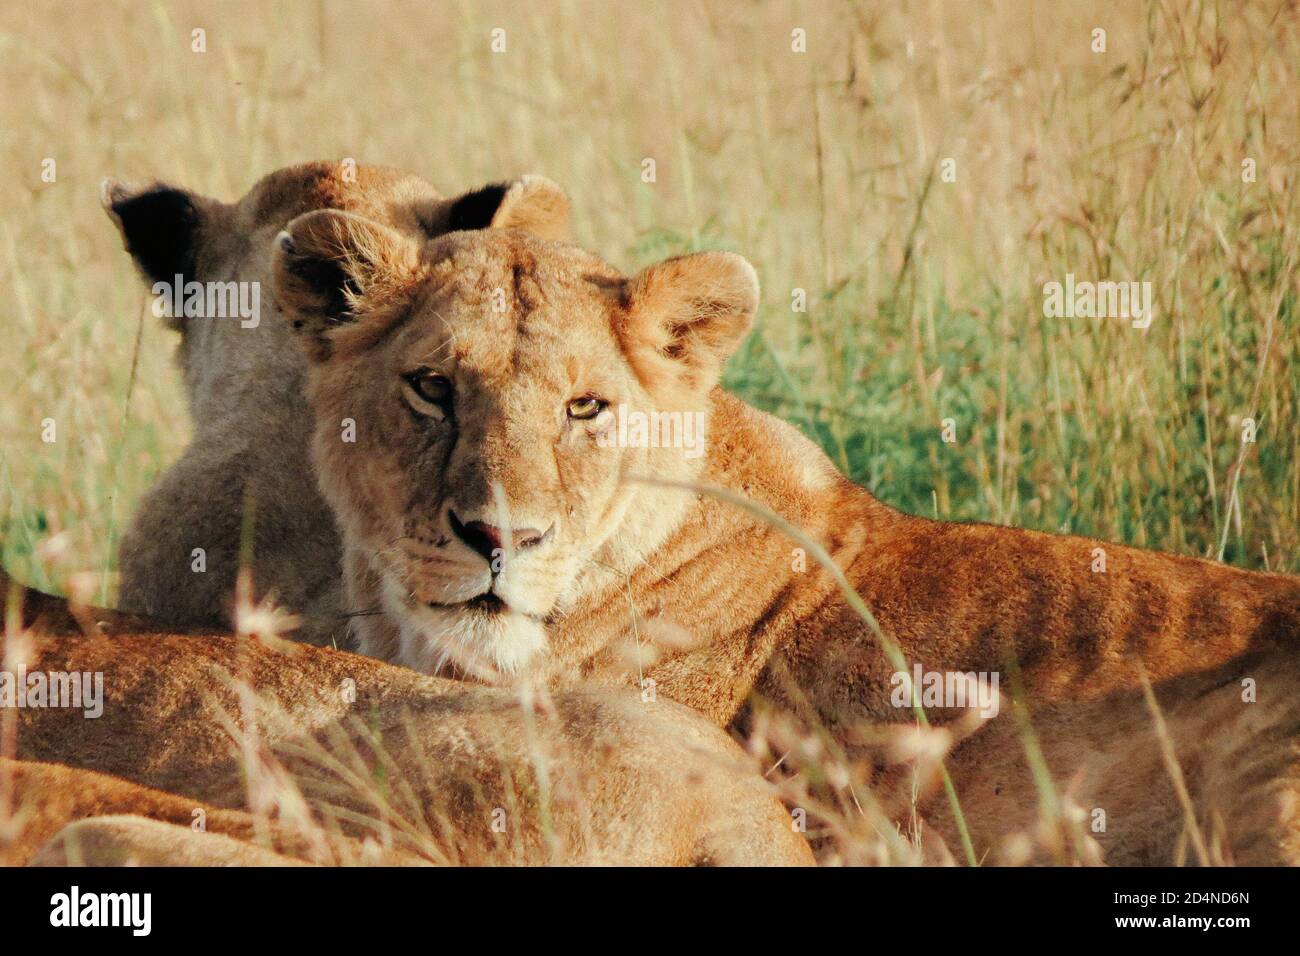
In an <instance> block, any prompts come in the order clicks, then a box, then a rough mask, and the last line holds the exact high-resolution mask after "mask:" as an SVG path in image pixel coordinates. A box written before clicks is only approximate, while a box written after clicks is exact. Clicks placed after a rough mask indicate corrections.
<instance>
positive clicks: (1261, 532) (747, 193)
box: [0, 0, 1300, 600]
mask: <svg viewBox="0 0 1300 956" xmlns="http://www.w3.org/2000/svg"><path fill="white" fill-rule="evenodd" d="M195 29H202V30H204V31H205V42H206V52H203V53H197V52H193V50H192V49H191V46H192V35H193V34H192V31H194V30H195ZM496 29H501V30H504V31H505V34H504V37H505V45H506V49H505V50H504V52H493V51H492V49H491V44H492V39H493V31H494V30H496ZM1098 29H1101V30H1104V31H1105V45H1106V49H1105V52H1095V51H1094V46H1096V45H1097V41H1096V35H1095V34H1094V31H1095V30H1098ZM795 30H803V31H805V35H806V52H802V53H800V52H795V51H794V50H793V49H792V42H793V31H795ZM1298 30H1300V10H1298V9H1297V5H1296V4H1295V3H1294V2H1291V0H1271V2H1245V0H1243V2H1232V3H1224V2H1198V0H1129V2H1124V3H1108V2H1070V0H1059V2H1036V3H1028V2H1022V0H1004V2H995V0H963V2H960V3H957V2H940V0H926V2H899V3H886V4H878V3H866V2H855V3H850V2H836V0H823V2H817V3H800V4H785V3H758V2H703V0H689V2H676V0H665V2H657V3H649V2H647V3H630V2H629V3H622V2H613V3H611V2H577V0H568V2H564V0H561V2H556V3H546V4H525V3H521V2H520V3H486V2H485V3H480V2H469V0H465V2H434V0H423V2H418V3H417V2H412V3H397V2H391V3H390V2H375V3H349V2H344V0H299V2H286V3H278V4H275V5H267V4H261V3H252V2H249V3H242V2H230V3H221V4H188V3H166V4H164V3H147V2H141V3H91V2H89V0H86V2H75V3H43V4H39V5H37V4H32V5H18V4H6V5H5V6H4V7H3V9H0V86H2V88H3V89H4V91H5V97H4V105H3V107H0V110H3V124H2V125H0V162H3V164H4V168H6V169H8V170H9V171H10V180H9V181H8V187H9V188H7V189H6V190H5V192H4V195H3V198H0V203H2V204H3V214H2V215H0V280H2V281H3V290H4V299H3V302H4V305H3V309H4V312H3V318H2V320H0V321H2V322H3V329H4V343H5V347H4V348H3V350H0V376H2V377H3V379H4V380H5V382H6V383H7V385H6V387H5V389H4V390H3V393H2V394H0V522H2V523H3V526H2V528H0V539H2V549H0V551H2V555H0V556H2V559H3V562H4V564H5V566H6V567H8V568H9V569H10V570H12V571H14V572H15V573H16V574H17V575H18V576H19V577H21V578H23V579H24V580H26V581H28V582H32V583H35V584H37V585H40V586H44V587H47V588H54V589H56V590H57V589H59V588H61V587H62V586H64V581H63V580H62V579H61V573H62V572H61V571H60V570H59V569H60V568H63V569H75V570H78V571H84V572H92V573H93V574H94V575H95V576H96V578H95V580H96V582H97V584H98V586H99V589H100V595H101V596H102V597H104V598H106V599H109V600H111V599H112V596H113V576H112V572H113V568H114V552H115V550H116V541H117V536H118V534H119V533H120V531H121V529H122V528H123V526H124V524H125V523H126V522H127V521H128V520H129V517H130V514H131V511H132V508H133V505H134V502H135V501H136V500H137V499H138V498H139V496H140V495H141V493H142V492H143V491H144V489H145V488H147V487H148V485H149V484H150V482H151V481H152V480H153V478H154V476H155V475H156V474H157V473H158V472H159V470H161V469H162V468H164V467H165V466H166V465H167V464H168V463H169V462H170V461H171V460H172V459H173V458H174V457H175V456H176V455H177V453H178V452H179V450H180V449H181V448H182V447H183V445H184V443H185V441H186V439H187V433H188V422H187V418H186V414H185V411H184V399H183V396H182V392H181V389H180V382H179V377H178V374H177V372H176V371H175V369H174V368H173V367H172V365H171V361H170V354H171V351H172V348H173V344H174V338H173V336H172V334H171V333H168V332H167V331H166V330H165V329H164V328H163V327H162V326H161V324H160V323H159V322H158V321H157V320H155V319H153V317H152V316H151V315H149V314H148V310H147V307H146V301H145V291H144V289H143V288H142V286H141V284H140V283H139V280H138V279H137V277H136V275H135V274H134V272H133V270H132V267H131V264H130V262H129V261H128V259H127V257H126V255H125V254H124V253H123V252H122V251H121V248H120V245H119V242H118V238H117V235H116V233H115V231H114V229H113V228H112V226H111V225H110V223H109V222H108V220H107V219H106V218H105V216H104V215H103V213H102V212H101V211H100V209H99V206H98V199H97V186H98V183H99V181H100V179H101V178H103V177H104V176H106V175H110V174H111V175H114V176H118V177H120V178H125V179H133V180H148V179H151V178H155V177H156V178H160V179H166V180H169V181H172V182H176V183H179V184H183V185H185V186H188V187H190V188H194V189H197V190H199V191H201V192H205V193H207V194H210V195H214V196H217V197H219V198H222V199H234V198H237V197H238V196H240V195H242V194H243V193H244V192H245V191H246V190H247V189H248V188H249V186H251V185H252V184H253V183H254V182H255V181H256V180H257V179H258V178H259V177H261V176H262V175H264V174H265V173H267V172H269V171H271V170H272V169H275V168H277V167H280V166H284V165H288V164H292V163H296V162H300V161H303V160H308V159H342V158H343V157H353V158H355V159H356V160H357V161H359V162H365V163H381V164H388V165H392V166H397V167H400V168H403V169H407V170H410V171H412V172H417V173H420V174H422V175H423V176H425V177H426V178H427V179H429V180H430V181H431V182H433V183H434V184H435V185H436V186H437V187H438V188H439V189H441V190H443V191H444V192H452V191H456V190H460V189H463V188H467V187H470V186H473V185H476V184H480V183H483V182H486V181H490V180H496V179H501V178H504V177H506V176H510V175H514V174H518V173H522V172H528V171H536V172H542V173H545V174H546V175H549V176H550V177H552V178H554V179H555V180H557V181H558V182H560V183H561V184H562V185H564V186H565V187H566V188H567V189H568V190H569V191H570V193H571V195H572V197H573V202H574V212H575V228H576V234H577V237H578V239H579V240H580V241H581V243H582V244H583V245H586V246H588V247H590V248H592V249H594V250H595V251H597V252H599V253H600V254H602V255H603V256H605V257H606V258H607V259H609V260H610V261H612V262H613V263H614V264H616V265H618V266H620V267H622V268H624V269H625V270H629V271H630V270H633V269H635V268H637V267H638V266H640V265H642V264H644V263H646V262H647V261H649V260H651V259H654V258H656V257H661V256H664V255H667V254H672V253H678V252H683V251H688V250H691V249H697V248H728V249H734V250H736V251H738V252H741V253H743V254H745V255H746V256H748V257H749V258H750V259H751V261H753V263H754V264H755V266H756V267H757V269H758V271H759V275H760V277H761V278H762V280H763V285H764V290H765V292H764V301H763V306H762V310H761V313H760V317H759V322H758V327H757V329H756V331H755V333H754V335H753V336H752V337H751V338H750V339H749V340H748V341H747V343H746V344H745V345H744V346H743V348H742V349H741V351H740V353H739V354H738V355H737V356H736V357H735V358H734V359H733V360H732V362H731V364H730V366H729V369H728V374H727V384H728V385H729V387H731V388H732V389H733V390H735V391H736V392H738V393H739V394H741V395H742V396H743V397H745V398H746V399H748V400H749V401H751V402H753V403H755V404H757V405H759V406H760V407H762V408H765V409H768V410H770V411H772V412H775V413H776V414H778V415H781V416H783V417H785V418H787V419H789V420H790V421H792V422H794V423H796V424H797V425H798V426H799V427H801V428H802V429H804V430H805V431H806V432H807V433H808V434H809V435H811V436H813V437H814V438H815V439H816V440H817V441H819V442H820V443H821V445H822V446H823V447H824V448H825V449H826V451H827V452H828V454H829V455H830V456H831V458H832V459H833V460H834V461H835V462H836V463H837V464H838V465H839V467H841V468H842V469H843V470H845V471H846V472H847V473H848V474H850V475H851V476H852V477H853V478H854V479H855V480H857V481H859V482H861V483H863V484H865V485H867V486H868V487H869V488H871V489H872V490H873V491H874V492H875V493H876V494H877V495H878V496H880V497H881V498H883V499H884V500H886V501H888V502H889V503H891V504H893V505H896V506H898V507H901V508H904V509H906V510H909V511H913V512H917V513H921V514H926V515H938V516H940V517H945V518H953V519H960V520H983V521H993V522H1000V523H1008V524H1017V525H1023V526H1027V527H1035V528H1041V529H1045V530H1049V531H1070V532H1077V533H1083V534H1088V535H1095V536H1098V537H1102V538H1109V539H1116V540H1121V541H1125V542H1129V543H1133V544H1137V545H1141V546H1145V547H1151V548H1162V549H1166V550H1170V551H1175V552H1179V553H1183V554H1193V555H1209V556H1219V555H1222V556H1223V557H1224V558H1225V559H1226V560H1229V561H1232V562H1234V563H1237V564H1240V565H1243V566H1247V567H1252V568H1272V569H1275V570H1278V569H1281V570H1289V571H1297V570H1300V453H1298V452H1300V400H1298V398H1297V391H1298V388H1300V334H1298V331H1300V330H1298V329H1297V316H1296V293H1297V279H1296V275H1297V273H1296V265H1297V263H1296V259H1297V250H1298V248H1300V244H1298V242H1297V234H1296V228H1297V216H1296V207H1297V188H1296V177H1297V170H1298V166H1297V159H1298V158H1300V136H1298V135H1297V133H1298V131H1300V121H1298V117H1297V112H1298V111H1300V97H1297V95H1296V90H1297V89H1300V77H1297V75H1296V74H1297V70H1298V69H1300V42H1298V39H1297V31H1298ZM498 36H499V35H498ZM47 158H52V159H54V160H55V162H56V164H57V165H56V171H57V179H56V181H55V182H44V181H42V178H41V173H42V162H43V161H44V160H45V159H47ZM647 158H649V159H653V160H654V161H655V174H656V175H655V181H654V182H651V183H647V182H643V180H642V171H643V168H644V167H643V161H644V160H645V159H647ZM949 158H950V159H952V160H954V164H953V165H952V169H953V170H954V171H955V181H951V182H949V181H946V179H945V177H944V176H942V175H941V163H942V161H943V160H945V159H949ZM1246 160H1253V163H1254V167H1255V181H1253V182H1247V181H1243V162H1245V161H1246ZM1067 272H1072V273H1074V274H1075V276H1076V278H1077V279H1080V280H1083V279H1088V280H1094V281H1095V280H1102V279H1115V280H1133V281H1144V280H1145V281H1150V282H1151V283H1152V286H1153V290H1154V295H1155V300H1156V313H1155V320H1154V323H1153V325H1152V326H1151V328H1149V329H1148V330H1146V331H1140V330H1137V329H1133V328H1131V327H1130V325H1129V323H1127V322H1125V321H1122V320H1118V319H1095V320H1094V319H1053V318H1045V317H1044V316H1043V294H1042V287H1043V284H1044V283H1045V282H1048V281H1053V280H1057V281H1059V280H1061V279H1063V277H1064V275H1065V274H1066V273H1067ZM796 289H802V290H804V292H805V293H806V295H807V300H808V307H807V311H806V312H803V313H801V312H796V311H794V310H793V309H792V302H793V299H794V296H795V293H794V290H796ZM46 418H53V419H54V420H55V422H56V423H57V429H58V432H57V441H56V442H54V443H52V444H46V443H44V442H42V440H41V428H42V421H43V420H44V419H46ZM948 418H951V419H953V421H954V425H955V430H956V438H957V440H956V442H954V443H945V442H944V441H942V440H941V434H940V430H941V427H942V426H941V423H942V421H943V420H944V419H948ZM1245 418H1252V419H1253V420H1254V421H1255V422H1257V423H1258V432H1257V436H1256V441H1255V442H1254V443H1243V442H1242V440H1241V437H1242V428H1243V425H1242V421H1243V419H1245ZM51 540H53V541H54V542H56V543H57V545H59V546H61V549H62V553H63V557H61V558H59V557H57V556H56V554H55V552H57V551H59V550H60V547H51V546H50V544H49V542H50V541H51ZM42 542H46V544H45V545H44V546H42Z"/></svg>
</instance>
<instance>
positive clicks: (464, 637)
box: [275, 211, 758, 679]
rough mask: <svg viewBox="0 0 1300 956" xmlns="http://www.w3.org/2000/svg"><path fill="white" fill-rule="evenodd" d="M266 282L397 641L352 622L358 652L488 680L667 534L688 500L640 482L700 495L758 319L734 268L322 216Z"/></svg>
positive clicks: (746, 273) (293, 234)
mask: <svg viewBox="0 0 1300 956" xmlns="http://www.w3.org/2000/svg"><path fill="white" fill-rule="evenodd" d="M275 281H276V289H277V298H278V299H279V301H280V302H281V305H282V308H284V309H285V311H286V312H287V313H288V314H289V315H290V316H291V318H292V321H293V324H294V326H295V327H296V328H297V329H298V330H299V331H300V334H301V335H302V337H303V340H304V342H305V344H306V348H307V352H308V355H309V357H310V361H311V368H310V371H309V379H308V380H309V385H308V395H309V399H310V401H311V404H312V406H313V408H314V411H315V415H316V432H315V441H314V446H313V454H314V457H315V461H316V466H317V470H318V477H319V479H320V481H321V484H322V488H323V489H324V491H325V495H326V497H327V499H328V500H329V501H330V504H331V505H332V507H333V508H334V510H335V513H336V515H337V517H338V520H339V523H340V527H341V529H342V531H343V534H344V538H345V551H346V553H347V561H348V563H349V566H350V571H351V573H352V574H354V575H356V576H358V577H360V578H365V579H366V580H368V581H369V586H370V589H371V597H372V598H373V599H374V600H375V601H376V602H377V604H378V605H379V608H378V609H381V610H382V612H383V614H384V616H385V617H386V618H387V619H388V621H390V622H391V623H395V624H396V625H397V628H396V633H391V632H390V636H389V637H386V638H382V639H381V638H379V637H377V636H375V635H377V634H378V631H376V630H374V626H373V625H372V624H371V623H370V622H369V621H368V620H367V619H366V618H361V619H359V620H360V624H361V626H360V634H359V636H360V638H361V641H360V643H361V646H362V650H364V651H366V652H367V653H372V654H375V655H377V656H381V657H386V658H389V659H395V660H400V661H401V662H402V663H405V664H407V665H408V666H412V667H415V668H418V669H420V670H425V671H432V670H436V669H438V668H439V667H441V666H443V665H444V664H446V663H452V664H454V665H456V666H458V667H459V668H460V669H462V670H465V671H468V672H470V673H473V674H476V675H479V676H485V677H487V678H488V679H501V678H504V677H508V676H510V675H513V674H516V673H518V672H520V671H522V670H524V669H525V668H526V667H528V666H529V665H531V664H533V663H535V662H537V661H538V660H539V658H542V657H544V652H545V649H546V640H547V638H546V624H547V621H548V619H549V618H552V617H553V616H554V615H557V614H561V613H563V611H564V610H565V608H566V606H568V605H569V604H571V603H572V602H573V601H574V600H575V599H576V598H577V597H578V596H580V595H581V593H582V591H583V588H584V582H585V581H588V580H589V579H590V577H591V576H592V575H599V574H602V573H605V574H609V573H614V574H617V573H621V572H622V571H623V570H624V569H626V568H629V567H631V566H632V565H633V564H634V563H635V562H636V561H638V560H640V559H641V558H642V557H643V556H644V555H646V554H648V553H649V552H650V551H652V550H653V549H654V548H655V547H657V546H658V544H659V543H661V541H662V539H663V537H664V536H665V535H666V534H668V533H669V532H670V531H671V530H672V529H673V527H674V526H675V523H676V520H677V519H678V518H679V516H680V513H681V510H682V509H683V508H684V507H685V501H686V499H687V497H688V496H685V495H681V494H680V493H679V492H677V491H675V490H665V489H663V488H657V487H654V486H647V485H646V484H644V483H638V482H632V481H629V480H627V479H628V478H629V476H648V477H653V478H658V479H662V480H667V481H678V482H680V481H684V480H689V479H691V478H692V477H694V476H695V475H697V474H698V472H699V469H700V467H701V465H702V461H703V458H702V452H703V442H704V441H705V431H706V429H707V421H706V412H707V409H708V407H709V397H708V396H709V392H710V391H711V389H712V388H713V387H714V386H715V384H716V383H717V380H718V377H719V375H720V372H721V368H722V364H723V362H724V361H725V359H726V357H727V356H728V354H729V353H730V352H731V351H732V349H733V348H734V347H735V346H736V345H737V343H738V342H739V341H740V340H741V339H742V338H743V337H744V335H745V334H746V332H747V331H748V329H749V327H750V324H751V321H752V317H753V313H754V311H755V309H756V307H757V302H758V283H757V278H756V276H755V274H754V270H753V269H752V268H751V267H750V265H749V264H748V263H747V262H746V261H745V260H744V259H742V258H741V257H739V256H737V255H733V254H730V253H722V252H707V253H699V254H695V255H689V256H684V257H681V258H676V259H670V260H668V261H666V262H661V263H659V264H657V265H653V266H650V267H649V268H647V269H645V270H643V271H642V272H640V273H639V274H637V275H636V276H634V277H632V278H626V277H624V276H622V275H620V274H619V273H618V272H617V271H615V270H614V269H613V268H611V267H610V266H609V265H607V264H606V263H604V262H603V261H601V260H600V259H598V258H596V257H594V256H592V255H589V254H587V253H585V252H583V251H581V250H578V249H575V248H571V247H568V246H564V245H560V244H558V243H555V242H552V241H548V240H544V239H540V238H538V237H536V236H535V235H530V234H528V233H525V232H523V231H521V230H509V229H508V230H494V231H490V232H457V233H451V234H449V235H446V236H443V237H440V238H437V239H434V240H432V241H429V242H427V243H423V244H422V243H420V242H417V241H413V240H412V239H411V238H410V237H409V236H406V235H402V234H400V233H398V232H396V231H394V230H392V229H389V228H387V227H385V226H383V225H381V224H378V223H375V222H373V221H369V220H367V219H364V218H361V217H358V216H354V215H349V214H346V213H339V212H331V211H321V212H315V213H310V214H308V215H305V216H302V217H299V218H298V219H296V220H294V221H293V222H292V223H290V225H289V228H288V229H287V230H286V231H285V232H284V233H282V234H281V236H280V239H279V249H278V253H277V260H276V268H275ZM656 446H658V447H656ZM665 446H667V447H665ZM378 609H377V610H378ZM368 637H369V639H368Z"/></svg>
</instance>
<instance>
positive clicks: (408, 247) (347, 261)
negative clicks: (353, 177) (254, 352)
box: [272, 209, 419, 360]
mask: <svg viewBox="0 0 1300 956" xmlns="http://www.w3.org/2000/svg"><path fill="white" fill-rule="evenodd" d="M418 263H419V246H418V245H417V244H416V243H415V242H414V241H413V240H412V239H410V238H408V237H406V236H404V235H402V234H401V233H399V232H397V231H395V230H393V229H390V228H388V227H387V226H384V225H381V224H379V223H377V222H374V221H372V220H370V219H366V218H364V217H363V216H357V215H354V214H352V213H347V212H339V211H338V210H333V209H321V210H317V211H315V212H309V213H306V214H305V215H302V216H299V217H298V218H297V219H294V220H293V221H292V222H290V223H289V225H288V227H287V228H286V229H285V230H284V231H283V232H281V233H280V234H279V235H278V236H276V240H275V264H274V269H273V273H272V274H273V276H274V283H275V298H276V302H277V303H278V304H279V306H280V309H281V311H283V312H284V314H285V315H286V316H287V317H288V319H289V320H290V322H292V324H293V327H294V329H296V330H298V331H300V332H302V333H304V335H305V339H306V342H307V345H308V352H309V354H310V355H311V356H312V357H313V358H315V359H317V360H322V359H325V358H327V357H328V356H329V354H330V341H329V336H328V333H329V331H330V330H331V329H333V328H335V327H337V326H339V325H342V324H345V323H347V322H350V321H352V320H353V319H355V318H356V317H357V316H358V315H359V314H360V313H362V312H365V311H367V309H369V308H373V307H374V306H375V305H377V304H380V303H382V302H385V301H389V300H390V299H392V298H393V297H395V296H397V295H400V294H401V293H402V291H403V290H404V289H405V288H407V286H408V284H409V281H410V279H411V277H412V276H413V275H414V273H415V271H416V267H417V265H418Z"/></svg>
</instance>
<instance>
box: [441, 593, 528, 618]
mask: <svg viewBox="0 0 1300 956" xmlns="http://www.w3.org/2000/svg"><path fill="white" fill-rule="evenodd" d="M428 605H429V607H444V608H467V609H469V610H471V611H477V612H479V613H481V614H486V615H497V614H505V613H507V612H508V611H509V610H510V605H509V604H507V603H506V602H505V601H503V600H502V599H501V597H500V596H499V595H497V594H496V593H495V592H493V591H484V592H483V593H482V594H479V595H476V596H475V597H472V598H470V599H469V600H468V601H457V602H455V603H453V604H449V603H446V602H443V601H429V602H428Z"/></svg>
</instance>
